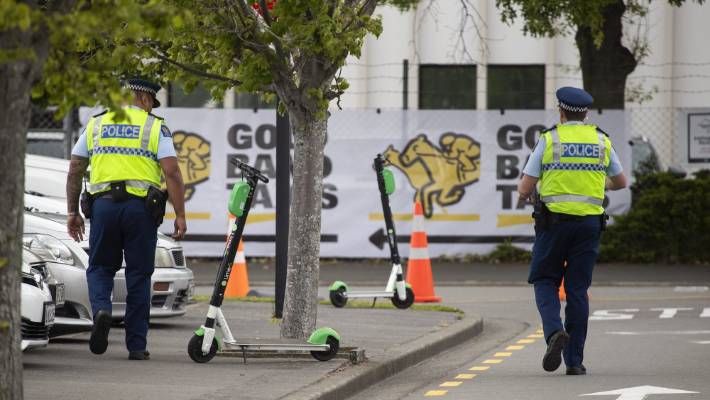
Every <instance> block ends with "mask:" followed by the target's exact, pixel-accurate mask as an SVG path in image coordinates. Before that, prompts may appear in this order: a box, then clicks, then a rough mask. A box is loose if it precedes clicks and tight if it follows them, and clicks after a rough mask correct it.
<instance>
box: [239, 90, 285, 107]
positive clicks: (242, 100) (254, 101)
mask: <svg viewBox="0 0 710 400" xmlns="http://www.w3.org/2000/svg"><path fill="white" fill-rule="evenodd" d="M234 108H251V109H274V108H276V101H270V102H266V101H264V100H262V99H261V96H259V95H258V94H254V93H239V92H235V93H234Z"/></svg>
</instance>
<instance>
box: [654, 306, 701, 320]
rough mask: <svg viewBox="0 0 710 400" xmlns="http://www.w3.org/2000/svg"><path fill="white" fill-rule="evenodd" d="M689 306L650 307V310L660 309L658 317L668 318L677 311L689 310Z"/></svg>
mask: <svg viewBox="0 0 710 400" xmlns="http://www.w3.org/2000/svg"><path fill="white" fill-rule="evenodd" d="M690 310H692V308H690V307H677V308H652V309H651V311H661V315H659V316H658V318H660V319H670V318H673V317H675V315H676V314H678V311H690Z"/></svg>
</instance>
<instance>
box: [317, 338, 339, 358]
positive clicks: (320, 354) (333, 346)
mask: <svg viewBox="0 0 710 400" xmlns="http://www.w3.org/2000/svg"><path fill="white" fill-rule="evenodd" d="M325 343H326V344H328V345H329V346H330V350H328V351H311V355H312V356H313V358H315V359H316V360H318V361H330V360H332V359H333V357H335V356H336V355H337V354H338V350H339V349H340V341H339V340H338V339H336V338H335V337H333V336H328V339H326V340H325Z"/></svg>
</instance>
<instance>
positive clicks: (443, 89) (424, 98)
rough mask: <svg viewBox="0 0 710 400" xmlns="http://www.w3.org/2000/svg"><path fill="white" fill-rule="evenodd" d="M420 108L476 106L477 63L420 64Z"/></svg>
mask: <svg viewBox="0 0 710 400" xmlns="http://www.w3.org/2000/svg"><path fill="white" fill-rule="evenodd" d="M419 108H420V109H422V110H434V109H436V110H441V109H464V110H465V109H475V108H476V66H475V65H421V66H419Z"/></svg>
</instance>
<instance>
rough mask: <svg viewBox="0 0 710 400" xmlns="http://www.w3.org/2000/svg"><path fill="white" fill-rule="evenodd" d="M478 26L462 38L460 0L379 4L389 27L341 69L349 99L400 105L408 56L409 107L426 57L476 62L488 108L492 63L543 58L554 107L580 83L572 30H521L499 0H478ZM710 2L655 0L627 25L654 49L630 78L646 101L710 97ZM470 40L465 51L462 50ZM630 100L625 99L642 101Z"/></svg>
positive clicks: (699, 101) (672, 103)
mask: <svg viewBox="0 0 710 400" xmlns="http://www.w3.org/2000/svg"><path fill="white" fill-rule="evenodd" d="M472 3H473V4H475V5H476V6H477V11H478V13H477V15H480V18H478V17H475V20H476V23H477V26H478V28H479V30H478V31H476V30H475V29H474V26H473V23H472V21H471V20H469V21H468V22H467V26H468V28H467V30H466V31H465V32H464V35H463V39H460V38H459V33H458V31H459V27H460V26H461V19H462V10H461V6H460V4H461V3H460V1H459V0H437V1H431V2H429V1H426V2H422V4H423V5H424V6H427V5H429V4H431V7H429V8H426V7H423V6H420V8H419V9H417V10H412V11H409V12H406V13H400V12H399V11H398V10H396V9H394V8H390V7H382V8H379V9H378V10H377V13H378V14H380V15H381V16H382V18H383V26H384V32H383V34H382V35H381V36H380V38H379V39H375V38H374V37H369V38H368V39H367V41H366V44H365V48H364V49H363V55H362V57H361V58H360V59H359V60H358V59H355V58H352V57H351V58H350V59H349V60H348V64H349V65H348V66H346V67H345V68H344V70H343V76H345V77H348V78H350V84H351V89H350V92H351V93H349V94H347V95H345V96H344V97H343V101H342V102H341V105H342V106H343V107H358V108H362V107H365V108H401V107H402V92H401V91H402V85H403V83H402V75H403V73H402V60H403V59H405V58H406V59H408V60H409V62H410V68H409V97H408V98H409V108H417V106H418V105H417V103H416V100H417V90H418V88H417V86H418V83H417V69H418V68H417V66H418V64H423V63H442V64H477V66H478V92H479V93H478V108H479V109H485V97H486V84H485V83H486V69H485V66H486V64H545V66H546V69H545V74H546V86H545V91H546V101H545V104H546V107H547V108H554V107H555V106H556V101H555V98H554V91H555V89H556V88H558V87H560V86H566V85H572V86H581V85H582V79H581V73H580V71H579V68H578V64H579V53H578V51H577V48H576V45H575V43H574V37H573V36H572V35H570V36H568V37H559V38H554V39H546V38H532V37H528V36H525V35H523V33H522V23H521V22H517V23H515V24H514V25H512V26H508V25H506V24H503V23H502V22H501V20H500V13H499V11H498V9H497V8H496V6H495V0H473V1H472ZM708 21H710V5H707V4H706V5H702V6H700V5H697V4H694V3H690V2H689V3H687V4H685V5H684V6H683V7H680V8H674V7H671V6H669V5H668V3H667V2H663V1H661V2H658V1H656V2H651V3H650V5H649V13H648V14H647V16H646V17H644V18H643V19H641V20H638V21H636V22H638V23H640V25H639V26H640V27H641V29H640V30H638V31H637V30H636V29H635V28H633V27H629V28H628V29H627V32H626V33H625V41H627V42H628V41H629V40H630V39H631V38H632V37H633V36H634V35H636V33H637V32H640V33H641V36H642V37H645V39H646V40H647V41H648V44H649V46H650V50H651V54H650V55H649V56H648V57H647V58H646V59H645V60H643V63H642V65H639V66H638V67H637V68H636V70H635V71H634V73H632V74H631V75H630V76H629V83H630V84H633V85H641V88H642V89H643V91H644V92H646V93H651V92H654V91H656V90H657V93H653V97H652V99H651V100H649V101H646V102H644V103H643V104H641V106H642V107H662V108H667V107H702V106H709V105H710V45H708V44H707V41H706V39H707V38H709V37H710V23H708ZM464 46H465V48H466V50H467V51H466V52H464V51H463V49H464ZM637 106H638V105H637V104H631V103H630V104H628V105H627V107H630V108H633V107H637Z"/></svg>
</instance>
